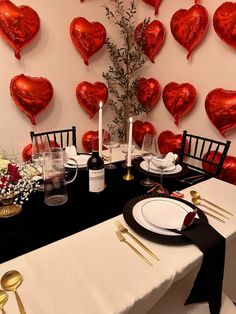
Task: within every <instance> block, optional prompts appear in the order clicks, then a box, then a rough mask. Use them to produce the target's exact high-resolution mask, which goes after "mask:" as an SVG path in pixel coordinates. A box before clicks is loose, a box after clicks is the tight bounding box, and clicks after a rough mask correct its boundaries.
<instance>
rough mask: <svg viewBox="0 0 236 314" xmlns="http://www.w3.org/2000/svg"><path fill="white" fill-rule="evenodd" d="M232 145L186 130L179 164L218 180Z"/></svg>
mask: <svg viewBox="0 0 236 314" xmlns="http://www.w3.org/2000/svg"><path fill="white" fill-rule="evenodd" d="M230 143H231V142H230V141H226V142H220V141H216V140H213V139H209V138H206V137H201V136H198V135H193V134H189V133H188V132H187V131H186V130H184V131H183V138H182V144H181V149H180V155H179V162H180V163H182V164H185V165H187V166H190V168H194V169H197V170H200V171H202V172H205V173H207V174H208V175H210V176H213V177H216V178H218V177H219V175H220V172H221V169H222V166H223V163H224V160H225V157H226V156H227V153H228V150H229V147H230ZM219 153H220V154H219ZM203 164H204V165H205V167H203Z"/></svg>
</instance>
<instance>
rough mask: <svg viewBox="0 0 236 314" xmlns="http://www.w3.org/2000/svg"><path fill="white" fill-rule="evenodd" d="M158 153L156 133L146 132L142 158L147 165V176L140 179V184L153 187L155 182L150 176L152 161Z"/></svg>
mask: <svg viewBox="0 0 236 314" xmlns="http://www.w3.org/2000/svg"><path fill="white" fill-rule="evenodd" d="M156 154H157V138H156V135H154V134H145V136H144V139H143V144H142V149H141V155H142V158H143V159H144V160H145V162H146V165H147V177H146V178H145V179H143V180H141V181H140V184H142V185H144V186H147V187H152V186H153V185H154V184H155V182H154V181H153V180H151V179H150V178H149V172H150V163H151V160H152V159H153V157H154V156H156Z"/></svg>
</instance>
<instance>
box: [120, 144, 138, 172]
mask: <svg viewBox="0 0 236 314" xmlns="http://www.w3.org/2000/svg"><path fill="white" fill-rule="evenodd" d="M128 147H129V144H128V143H127V142H125V143H121V144H120V150H121V152H122V153H123V154H124V156H125V162H124V163H123V164H122V165H121V166H122V167H123V168H127V157H128ZM134 149H135V145H134V144H132V146H131V152H132V153H133V151H134Z"/></svg>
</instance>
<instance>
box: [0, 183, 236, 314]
mask: <svg viewBox="0 0 236 314" xmlns="http://www.w3.org/2000/svg"><path fill="white" fill-rule="evenodd" d="M191 189H193V187H191V188H188V189H186V190H184V195H185V199H188V200H190V194H189V191H190V190H191ZM194 189H195V190H197V191H199V192H200V193H201V194H202V196H203V197H205V198H208V199H209V200H212V201H214V202H215V203H217V204H218V205H220V206H222V207H225V208H226V209H227V210H229V211H231V212H233V213H234V217H232V218H230V220H229V221H227V223H226V224H221V223H219V222H217V221H216V220H212V219H209V221H210V223H211V224H212V225H213V226H214V228H215V229H216V230H218V231H219V232H220V233H221V234H222V235H223V236H224V237H226V238H227V252H226V253H227V254H226V264H225V277H226V279H225V291H226V292H227V294H228V295H230V296H231V297H232V298H233V297H234V292H235V287H234V286H233V285H232V282H234V283H235V274H236V272H234V273H231V271H232V268H231V267H235V266H233V265H235V264H234V262H235V247H236V208H235V205H234V204H235V192H236V187H235V186H233V185H230V184H228V183H225V182H223V181H220V180H217V179H210V180H208V181H206V182H202V183H199V184H197V185H195V186H194ZM117 219H119V220H121V221H122V222H123V223H124V220H123V217H122V215H120V216H119V217H116V218H114V219H110V220H108V221H105V222H103V223H101V224H99V225H96V226H94V227H92V228H89V229H87V230H84V231H82V232H79V233H77V234H75V235H73V236H70V237H68V238H65V239H62V240H60V241H57V242H55V243H52V244H50V245H48V246H45V247H43V248H41V249H38V250H35V251H33V252H31V253H28V254H25V255H22V256H20V257H18V258H15V259H13V260H11V261H8V262H6V263H3V264H2V265H1V268H0V269H1V272H0V276H2V275H3V274H4V273H5V272H6V271H9V270H11V269H16V270H18V271H19V272H20V273H22V275H23V277H24V281H23V283H22V285H21V286H20V287H19V288H18V292H19V294H20V296H21V298H22V301H23V303H24V305H25V308H26V312H27V313H31V314H49V313H50V314H65V313H69V314H94V313H96V314H112V313H133V314H144V313H147V312H148V311H150V310H151V308H152V307H153V306H154V308H155V306H156V307H157V309H158V303H157V301H158V300H160V308H161V304H162V303H161V302H162V300H163V298H165V296H163V295H164V294H166V295H168V293H171V289H172V288H173V287H175V285H177V288H176V289H177V290H176V291H179V288H178V284H180V285H181V282H182V281H183V282H184V280H185V279H186V278H188V277H189V276H190V275H191V276H192V277H191V276H190V280H188V282H190V283H189V284H188V285H187V284H184V286H183V287H186V288H188V287H189V286H190V287H191V286H192V282H193V280H194V276H195V275H196V273H197V270H198V269H199V267H200V263H201V260H202V253H201V252H200V250H199V249H198V248H196V247H195V246H194V245H186V246H178V247H172V246H165V245H160V244H158V243H154V242H151V241H147V240H145V239H141V240H142V242H143V243H145V244H146V245H147V246H149V247H150V248H151V249H152V250H153V251H155V252H156V254H158V255H159V257H160V261H159V262H158V261H156V260H155V259H153V258H151V257H149V256H147V255H146V256H147V257H148V258H149V259H150V260H151V261H152V262H153V265H154V266H153V267H150V266H149V265H147V264H146V263H144V262H143V260H142V259H140V258H139V257H138V256H137V255H136V254H135V253H134V252H132V251H131V250H130V249H129V248H128V246H127V245H126V244H125V243H121V242H119V241H118V240H117V238H116V235H115V220H117ZM55 223H56V221H55ZM124 224H125V223H124ZM129 229H130V228H129ZM42 232H43V230H42ZM133 233H134V234H135V232H133ZM137 236H138V237H139V238H141V237H140V236H139V235H137ZM126 238H127V240H128V239H129V240H130V238H128V235H127V236H126ZM130 242H132V240H130ZM132 243H133V242H132ZM136 247H137V246H136ZM140 251H142V249H140ZM142 252H143V253H144V254H145V252H144V251H142ZM234 269H235V268H234ZM192 273H193V275H192ZM170 287H172V288H171V289H170V290H169V288H170ZM174 289H175V288H174ZM168 290H169V292H168ZM188 293H189V290H187V291H186V292H185V294H186V296H187V294H188ZM172 294H173V293H172ZM174 295H175V293H174ZM176 295H178V294H177V293H176ZM162 297H163V298H162ZM184 297H185V296H184ZM175 301H176V302H177V301H178V298H177V299H176V300H174V299H172V300H171V302H169V301H168V298H167V300H166V301H165V302H166V308H168V306H170V303H171V304H172V305H173V302H175ZM155 304H156V305H155ZM162 306H163V305H162ZM186 308H191V305H190V306H187V307H185V309H186ZM5 310H6V312H7V313H17V312H18V309H17V305H16V301H15V298H14V295H13V293H12V292H9V301H8V303H7V304H6V306H5ZM155 311H156V310H155ZM150 313H152V314H153V313H158V312H150ZM161 313H164V312H161ZM166 313H168V314H170V313H174V312H171V311H170V312H168V311H167V312H166ZM176 313H177V312H176ZM186 313H191V312H186ZM232 313H233V312H232ZM199 314H202V313H201V312H199ZM227 314H228V313H227ZM229 314H231V313H229Z"/></svg>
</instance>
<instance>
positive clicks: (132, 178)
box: [123, 167, 134, 181]
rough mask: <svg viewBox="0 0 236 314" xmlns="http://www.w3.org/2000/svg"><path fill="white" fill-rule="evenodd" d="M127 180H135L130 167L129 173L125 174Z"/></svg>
mask: <svg viewBox="0 0 236 314" xmlns="http://www.w3.org/2000/svg"><path fill="white" fill-rule="evenodd" d="M123 179H124V180H126V181H131V180H134V176H133V175H132V174H131V171H130V167H127V173H126V174H125V175H124V176H123Z"/></svg>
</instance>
